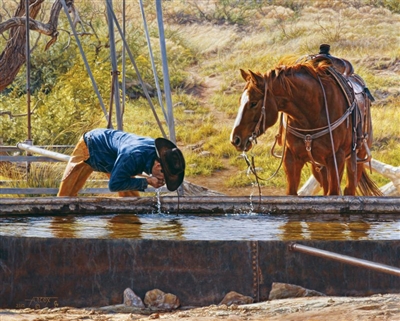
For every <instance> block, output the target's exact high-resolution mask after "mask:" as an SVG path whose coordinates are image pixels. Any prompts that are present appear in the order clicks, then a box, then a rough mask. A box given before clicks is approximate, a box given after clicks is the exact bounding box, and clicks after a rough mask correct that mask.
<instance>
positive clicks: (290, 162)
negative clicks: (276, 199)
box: [283, 149, 304, 195]
mask: <svg viewBox="0 0 400 321" xmlns="http://www.w3.org/2000/svg"><path fill="white" fill-rule="evenodd" d="M284 157H285V159H284V161H283V168H284V170H285V173H286V182H287V186H286V195H297V190H298V188H299V185H300V176H301V170H302V169H303V166H304V162H303V161H301V160H299V159H298V158H296V157H295V156H294V155H293V153H292V152H291V151H290V150H289V149H286V153H285V156H284Z"/></svg>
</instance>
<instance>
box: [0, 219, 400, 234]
mask: <svg viewBox="0 0 400 321" xmlns="http://www.w3.org/2000/svg"><path fill="white" fill-rule="evenodd" d="M0 235H3V236H18V237H43V238H90V239H122V238H128V239H152V240H157V239H158V240H161V239H163V240H201V241H208V240H225V241H230V240H250V241H251V240H259V241H270V240H271V241H272V240H280V241H291V240H393V239H399V236H400V217H393V216H387V215H374V216H361V215H359V216H355V217H354V218H348V217H347V218H338V217H337V216H335V217H332V216H329V215H328V216H327V215H320V216H319V215H311V216H310V215H308V216H307V217H304V216H300V215H273V214H251V213H250V214H249V213H244V214H224V215H223V214H221V215H204V214H203V215H200V214H199V215H193V214H191V215H185V214H164V213H154V214H139V215H136V214H113V215H110V214H109V215H90V216H83V215H66V216H41V217H40V216H36V217H28V216H8V217H7V216H3V217H0Z"/></svg>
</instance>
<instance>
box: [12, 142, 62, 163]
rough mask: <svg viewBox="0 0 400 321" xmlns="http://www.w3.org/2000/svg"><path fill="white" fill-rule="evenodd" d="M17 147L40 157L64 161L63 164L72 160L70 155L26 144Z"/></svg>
mask: <svg viewBox="0 0 400 321" xmlns="http://www.w3.org/2000/svg"><path fill="white" fill-rule="evenodd" d="M17 147H18V148H19V149H22V150H25V151H27V152H31V153H36V154H40V155H43V156H47V157H50V158H53V159H57V160H59V161H63V162H68V161H69V159H70V156H68V155H64V154H61V153H57V152H52V151H50V150H47V149H43V148H39V147H35V146H31V145H28V144H25V143H18V144H17Z"/></svg>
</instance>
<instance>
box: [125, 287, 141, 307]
mask: <svg viewBox="0 0 400 321" xmlns="http://www.w3.org/2000/svg"><path fill="white" fill-rule="evenodd" d="M124 305H126V306H128V307H135V308H141V309H142V308H143V309H144V308H145V306H144V303H143V301H142V299H141V298H140V297H138V296H137V295H136V293H135V292H133V291H132V290H131V289H130V288H126V289H125V291H124Z"/></svg>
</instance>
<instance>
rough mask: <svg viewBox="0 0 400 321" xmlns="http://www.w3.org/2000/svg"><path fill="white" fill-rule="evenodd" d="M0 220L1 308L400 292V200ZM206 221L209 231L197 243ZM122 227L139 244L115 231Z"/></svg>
mask: <svg viewBox="0 0 400 321" xmlns="http://www.w3.org/2000/svg"><path fill="white" fill-rule="evenodd" d="M249 217H250V218H251V220H249ZM0 219H1V220H0V221H1V222H0V227H1V232H0V282H1V284H2V286H1V288H0V303H1V307H3V308H5V307H8V308H16V307H20V308H26V307H31V308H35V307H36V308H38V307H41V308H43V307H46V306H47V307H54V306H75V307H88V306H106V305H113V304H120V303H122V294H123V291H124V290H125V289H126V288H128V287H129V288H131V289H133V290H134V291H135V293H137V294H138V295H139V296H140V297H142V298H143V297H144V294H145V293H146V292H147V291H149V290H152V289H155V288H158V289H160V290H162V291H164V292H169V293H173V294H175V295H177V296H178V297H179V299H180V301H181V304H182V306H193V305H194V306H202V305H209V304H218V303H219V302H220V301H221V300H222V299H223V297H224V296H225V295H226V294H227V293H228V292H230V291H236V292H239V293H241V294H243V295H247V296H251V297H253V298H254V300H255V301H264V300H267V299H268V295H269V291H270V290H271V285H272V283H273V282H283V283H290V284H295V285H299V286H302V287H305V288H309V289H312V290H316V291H319V292H322V293H325V294H327V295H349V296H350V295H351V296H353V295H354V296H364V295H371V294H377V293H398V292H399V291H400V270H399V267H400V202H399V200H398V199H397V198H368V197H297V198H291V197H262V198H261V199H258V197H257V198H253V200H251V201H250V199H249V198H248V197H220V196H216V197H210V196H207V197H180V198H179V199H178V198H177V197H162V198H161V200H160V202H157V198H153V197H143V198H131V199H125V198H124V199H121V198H93V197H92V198H36V199H35V198H13V199H6V198H4V199H1V203H0ZM163 220H164V221H168V222H169V225H168V226H167V227H163V226H162V225H157V224H156V223H154V222H157V221H160V222H162V221H163ZM196 220H200V221H199V222H200V223H199V224H197V226H198V227H199V228H201V226H203V227H204V229H203V230H201V229H200V233H198V234H193V235H192V236H190V232H191V231H192V230H193V229H191V228H190V224H192V223H193V222H196ZM201 220H203V221H201ZM253 220H254V222H253ZM88 221H89V222H91V223H86V222H88ZM99 222H102V223H101V226H100V225H99V224H100V223H99ZM232 222H234V223H235V224H233V223H232ZM250 222H251V224H253V223H254V224H253V225H251V224H250ZM57 224H62V229H64V230H61V231H60V230H58V229H57ZM85 224H87V226H86V228H87V229H88V231H87V234H86V232H85V231H84V229H83V227H85ZM91 224H95V225H91ZM152 224H153V225H152ZM154 224H155V225H154ZM160 224H161V223H160ZM247 224H249V225H247ZM123 225H126V226H127V230H128V231H130V232H132V233H131V234H129V233H127V234H124V233H122V234H118V233H116V230H113V228H114V229H118V228H116V226H118V227H121V226H123ZM375 225H376V226H375ZM232 226H240V227H241V228H242V230H241V232H240V233H239V234H238V235H236V234H235V233H236V232H235V231H233V232H232V231H231V230H230V228H231V227H232ZM321 226H322V230H321V231H317V230H316V229H317V228H321ZM6 227H7V228H6ZM43 227H46V228H48V230H46V231H44V230H42V229H43ZM268 227H270V228H271V232H270V231H269V230H268ZM36 228H38V229H36ZM82 229H83V231H82ZM332 229H333V230H340V231H338V234H337V235H336V236H335V234H331V233H330V232H329V233H328V231H331V230H332ZM136 230H138V231H140V232H141V233H136V232H135V233H134V231H136ZM243 230H244V232H243ZM247 230H248V232H247ZM263 230H267V231H266V232H265V233H264V234H263V232H262V231H263ZM274 230H276V231H278V232H279V233H276V231H275V232H274ZM4 231H6V232H4ZM55 231H58V232H59V233H57V232H55ZM105 231H106V232H105ZM110 231H111V232H110ZM149 231H156V232H157V233H156V236H154V237H153V236H151V235H150V234H149V233H150V232H149ZM160 231H161V232H160ZM293 231H294V232H293ZM373 231H374V232H373ZM377 231H379V233H378V232H377ZM197 232H199V231H197ZM91 233H92V234H91ZM96 233H97V234H96ZM160 233H161V234H160ZM204 234H207V237H202V235H204ZM199 235H200V236H199ZM338 235H339V236H338Z"/></svg>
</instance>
